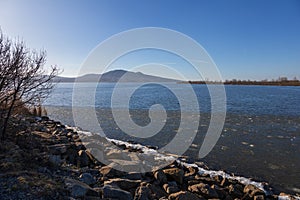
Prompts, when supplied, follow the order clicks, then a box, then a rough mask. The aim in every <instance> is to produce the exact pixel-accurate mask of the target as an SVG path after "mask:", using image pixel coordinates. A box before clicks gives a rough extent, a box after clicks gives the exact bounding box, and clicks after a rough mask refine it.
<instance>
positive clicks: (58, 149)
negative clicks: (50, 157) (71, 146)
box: [47, 144, 67, 155]
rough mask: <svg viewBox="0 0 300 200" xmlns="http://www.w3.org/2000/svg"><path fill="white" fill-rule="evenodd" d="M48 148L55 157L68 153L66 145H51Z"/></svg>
mask: <svg viewBox="0 0 300 200" xmlns="http://www.w3.org/2000/svg"><path fill="white" fill-rule="evenodd" d="M47 148H48V151H49V153H51V154H54V155H59V154H64V153H66V152H67V145H66V144H54V145H49V146H48V147H47Z"/></svg>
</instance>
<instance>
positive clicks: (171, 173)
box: [163, 167, 184, 184]
mask: <svg viewBox="0 0 300 200" xmlns="http://www.w3.org/2000/svg"><path fill="white" fill-rule="evenodd" d="M163 172H164V173H165V174H166V176H167V178H168V180H171V181H173V180H174V181H177V182H178V183H179V184H182V182H183V176H184V171H183V170H182V169H179V168H176V167H174V168H170V169H164V170H163Z"/></svg>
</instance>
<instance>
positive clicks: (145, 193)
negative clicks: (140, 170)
mask: <svg viewBox="0 0 300 200" xmlns="http://www.w3.org/2000/svg"><path fill="white" fill-rule="evenodd" d="M150 199H151V190H150V189H149V187H147V186H140V187H138V188H137V189H136V191H135V195H134V200H150Z"/></svg>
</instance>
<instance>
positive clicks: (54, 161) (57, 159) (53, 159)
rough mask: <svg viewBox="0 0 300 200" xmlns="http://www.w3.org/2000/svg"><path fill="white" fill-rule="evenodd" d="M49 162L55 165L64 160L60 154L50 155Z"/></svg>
mask: <svg viewBox="0 0 300 200" xmlns="http://www.w3.org/2000/svg"><path fill="white" fill-rule="evenodd" d="M49 162H50V163H51V164H52V165H54V166H59V165H60V164H61V163H62V162H63V161H62V159H61V157H60V155H52V154H51V155H49Z"/></svg>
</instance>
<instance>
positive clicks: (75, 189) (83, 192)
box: [65, 178, 99, 198]
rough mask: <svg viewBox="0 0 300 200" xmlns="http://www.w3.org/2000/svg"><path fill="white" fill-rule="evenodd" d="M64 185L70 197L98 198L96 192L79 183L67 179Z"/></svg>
mask: <svg viewBox="0 0 300 200" xmlns="http://www.w3.org/2000/svg"><path fill="white" fill-rule="evenodd" d="M65 184H66V186H67V189H68V190H69V191H70V194H71V196H72V197H75V198H84V197H86V196H99V193H98V192H97V191H95V190H93V189H92V188H91V187H90V186H88V185H87V184H85V183H82V182H80V181H77V180H74V179H70V178H67V179H66V180H65Z"/></svg>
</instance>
